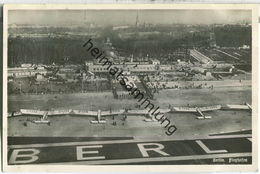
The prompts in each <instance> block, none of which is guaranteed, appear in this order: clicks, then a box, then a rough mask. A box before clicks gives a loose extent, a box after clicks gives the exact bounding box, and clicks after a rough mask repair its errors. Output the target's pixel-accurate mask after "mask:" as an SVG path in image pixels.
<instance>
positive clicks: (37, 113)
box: [20, 109, 46, 116]
mask: <svg viewBox="0 0 260 174" xmlns="http://www.w3.org/2000/svg"><path fill="white" fill-rule="evenodd" d="M20 112H21V114H22V115H34V116H43V115H44V113H45V112H46V111H40V110H34V109H20Z"/></svg>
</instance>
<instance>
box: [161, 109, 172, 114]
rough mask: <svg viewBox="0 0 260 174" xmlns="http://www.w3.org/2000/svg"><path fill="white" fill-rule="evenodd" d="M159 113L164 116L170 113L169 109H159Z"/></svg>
mask: <svg viewBox="0 0 260 174" xmlns="http://www.w3.org/2000/svg"><path fill="white" fill-rule="evenodd" d="M159 111H160V113H162V114H164V113H168V112H170V111H171V109H160V110H159Z"/></svg>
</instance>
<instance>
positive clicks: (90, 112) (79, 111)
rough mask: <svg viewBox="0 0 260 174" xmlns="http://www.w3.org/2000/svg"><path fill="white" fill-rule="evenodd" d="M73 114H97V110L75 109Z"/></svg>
mask: <svg viewBox="0 0 260 174" xmlns="http://www.w3.org/2000/svg"><path fill="white" fill-rule="evenodd" d="M72 114H73V115H84V116H97V115H98V112H97V111H87V110H73V111H72Z"/></svg>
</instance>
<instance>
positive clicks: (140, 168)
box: [2, 4, 258, 172]
mask: <svg viewBox="0 0 260 174" xmlns="http://www.w3.org/2000/svg"><path fill="white" fill-rule="evenodd" d="M50 9H56V10H59V9H69V10H80V9H86V10H87V9H89V10H90V9H100V10H103V9H110V10H119V9H122V10H124V9H125V10H128V9H223V10H224V9H233V10H234V9H240V10H252V108H253V110H252V155H253V157H252V165H112V166H101V165H94V166H92V165H89V166H83V165H56V164H55V165H53V164H51V165H17V166H15V165H8V164H7V152H8V150H7V103H8V102H7V38H8V10H50ZM3 48H4V50H3V114H2V116H3V137H2V138H3V146H2V147H3V169H4V171H9V172H28V171H30V172H31V171H34V172H43V171H45V172H47V171H48V172H50V171H51V172H58V171H60V172H84V171H88V172H108V171H113V172H114V171H117V172H125V171H128V172H129V171H131V172H162V171H163V172H173V171H175V172H176V171H179V172H199V171H200V172H204V171H207V172H216V171H230V172H231V171H237V172H242V171H257V169H258V168H257V167H258V165H257V164H258V146H257V145H258V118H257V116H258V98H257V97H258V67H257V65H258V6H257V5H253V4H250V5H249V4H89V5H86V4H84V5H83V4H82V5H80V4H77V5H76V4H73V5H72V4H42V5H35V4H26V5H25V4H23V5H22V4H17V5H14V4H8V5H4V11H3Z"/></svg>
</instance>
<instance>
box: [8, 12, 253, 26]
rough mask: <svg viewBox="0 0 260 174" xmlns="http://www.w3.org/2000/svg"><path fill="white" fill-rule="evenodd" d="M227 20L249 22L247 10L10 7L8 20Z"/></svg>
mask: <svg viewBox="0 0 260 174" xmlns="http://www.w3.org/2000/svg"><path fill="white" fill-rule="evenodd" d="M137 14H138V19H139V22H140V23H143V22H144V21H145V22H146V23H152V24H173V23H182V24H213V23H218V24H229V23H241V22H243V23H245V22H247V23H251V11H249V10H138V11H137V10H37V11H36V10H14V11H9V14H8V15H9V16H8V17H9V24H13V23H16V24H40V25H46V24H47V25H56V26H62V25H70V24H82V23H84V22H93V23H95V24H98V25H128V24H135V21H136V16H137Z"/></svg>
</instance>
